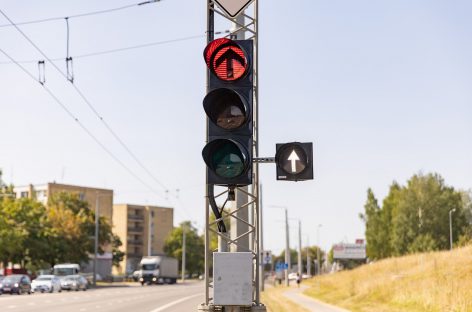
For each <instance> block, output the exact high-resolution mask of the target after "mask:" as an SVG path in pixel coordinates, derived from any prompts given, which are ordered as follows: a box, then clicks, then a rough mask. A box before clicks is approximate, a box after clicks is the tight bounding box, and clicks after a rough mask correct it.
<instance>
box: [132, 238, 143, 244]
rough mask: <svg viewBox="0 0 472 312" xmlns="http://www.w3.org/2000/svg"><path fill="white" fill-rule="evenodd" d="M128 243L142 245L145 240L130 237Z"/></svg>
mask: <svg viewBox="0 0 472 312" xmlns="http://www.w3.org/2000/svg"><path fill="white" fill-rule="evenodd" d="M128 244H129V245H142V244H143V240H142V239H128Z"/></svg>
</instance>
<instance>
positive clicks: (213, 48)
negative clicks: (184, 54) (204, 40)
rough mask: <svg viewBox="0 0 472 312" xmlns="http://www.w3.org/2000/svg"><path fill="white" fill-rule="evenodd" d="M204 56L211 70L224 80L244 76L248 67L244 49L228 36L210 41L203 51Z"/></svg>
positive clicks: (232, 79)
mask: <svg viewBox="0 0 472 312" xmlns="http://www.w3.org/2000/svg"><path fill="white" fill-rule="evenodd" d="M203 56H204V58H205V62H206V63H207V66H208V68H209V69H210V70H211V72H212V73H213V74H215V75H216V76H217V77H218V78H219V79H221V80H224V81H234V80H237V79H239V78H241V77H243V76H244V75H245V74H246V72H247V69H248V61H247V58H246V54H245V52H244V50H243V49H242V48H241V47H240V46H239V45H238V44H237V43H236V42H234V41H233V40H230V39H227V38H220V39H216V40H213V41H212V42H210V43H209V44H208V45H207V47H206V48H205V50H204V51H203Z"/></svg>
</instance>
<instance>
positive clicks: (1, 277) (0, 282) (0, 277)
mask: <svg viewBox="0 0 472 312" xmlns="http://www.w3.org/2000/svg"><path fill="white" fill-rule="evenodd" d="M4 278H5V276H3V275H0V285H1V284H2V280H3V279H4ZM1 294H2V288H1V287H0V295H1Z"/></svg>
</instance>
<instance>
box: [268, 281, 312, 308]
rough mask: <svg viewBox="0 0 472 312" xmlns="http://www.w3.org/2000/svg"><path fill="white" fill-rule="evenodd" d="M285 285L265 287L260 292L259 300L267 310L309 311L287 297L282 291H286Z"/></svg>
mask: <svg viewBox="0 0 472 312" xmlns="http://www.w3.org/2000/svg"><path fill="white" fill-rule="evenodd" d="M287 290H288V288H287V287H283V286H279V287H266V288H265V290H264V291H263V292H261V302H262V303H264V304H265V305H266V307H267V311H268V312H287V311H291V312H309V311H308V310H306V309H304V308H302V307H301V306H299V305H297V304H296V303H295V302H293V301H291V300H289V299H287V298H286V297H285V296H284V295H283V292H285V291H287Z"/></svg>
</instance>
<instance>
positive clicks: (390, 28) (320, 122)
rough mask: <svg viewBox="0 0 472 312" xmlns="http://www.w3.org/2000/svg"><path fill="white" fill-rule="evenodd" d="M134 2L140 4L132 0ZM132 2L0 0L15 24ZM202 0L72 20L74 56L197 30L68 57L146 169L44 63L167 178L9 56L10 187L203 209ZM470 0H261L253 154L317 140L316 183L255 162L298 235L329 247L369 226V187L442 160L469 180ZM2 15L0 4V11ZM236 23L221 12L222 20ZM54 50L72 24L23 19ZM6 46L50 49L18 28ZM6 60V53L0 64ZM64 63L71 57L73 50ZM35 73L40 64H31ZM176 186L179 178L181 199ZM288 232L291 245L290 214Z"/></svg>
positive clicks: (3, 157) (2, 102) (4, 154)
mask: <svg viewBox="0 0 472 312" xmlns="http://www.w3.org/2000/svg"><path fill="white" fill-rule="evenodd" d="M136 2H138V1H136ZM136 2H134V1H130V0H126V1H124V0H113V1H111V0H101V1H88V0H87V1H86V0H80V1H79V0H70V1H58V0H56V1H52V0H44V1H33V0H22V1H18V0H2V2H1V9H2V10H3V11H4V12H5V13H6V14H8V16H9V17H10V18H12V19H13V20H14V21H15V22H22V21H27V20H34V19H41V18H48V17H55V16H69V15H74V14H79V13H84V12H90V11H95V10H102V9H108V8H114V7H119V6H122V5H127V4H132V3H136ZM205 14H206V6H205V1H195V0H180V1H176V0H172V1H171V0H163V1H162V2H159V3H154V4H148V5H145V6H141V7H135V8H130V9H127V10H122V11H116V12H113V13H109V14H102V15H95V16H89V17H83V18H77V19H71V20H70V35H71V37H70V53H71V56H73V57H74V56H78V55H82V54H86V53H91V52H97V51H103V50H109V49H114V48H122V47H126V46H132V45H138V44H144V43H150V42H156V41H168V40H174V39H179V38H186V37H192V36H201V37H198V38H195V39H189V40H183V41H179V42H173V43H167V44H162V45H157V46H154V47H149V48H144V49H137V50H130V51H123V52H120V53H114V54H108V55H102V56H95V57H88V58H75V59H74V73H75V81H76V84H77V86H78V87H79V88H80V89H81V90H82V91H83V92H84V93H85V95H86V96H87V97H88V98H89V100H90V101H91V103H92V104H93V105H94V107H95V108H96V109H97V110H98V111H99V112H100V114H101V115H102V116H103V117H104V119H105V120H106V121H107V122H108V124H109V125H110V126H111V127H112V128H113V129H114V130H115V131H116V132H117V133H118V135H119V136H120V137H121V138H122V139H123V140H124V141H125V142H126V143H127V145H128V146H129V147H130V148H131V149H132V150H133V152H134V153H135V154H136V155H137V156H138V157H139V158H140V159H141V160H142V162H143V163H144V164H145V165H146V166H147V167H148V168H149V169H150V170H151V171H152V172H153V173H154V175H155V176H156V177H157V178H158V179H159V180H160V181H161V182H162V183H163V184H165V185H166V186H167V188H169V189H170V190H171V191H172V192H171V194H170V195H169V200H165V198H164V195H163V189H162V188H161V187H160V186H159V185H158V184H157V183H155V182H154V181H153V180H152V179H150V178H149V177H148V176H147V175H146V174H145V173H144V172H143V171H142V170H141V168H140V167H139V166H138V165H136V163H135V162H134V161H133V159H132V158H131V157H130V156H129V155H128V154H127V153H126V151H124V150H123V148H122V147H121V146H120V145H119V144H118V143H117V142H116V140H114V139H113V137H112V136H111V135H110V134H109V133H108V132H107V130H106V129H105V128H104V127H103V125H102V124H101V123H100V122H99V120H98V119H97V118H96V117H95V116H94V115H93V113H92V112H91V110H90V109H89V108H88V107H87V106H86V105H85V104H84V103H83V102H82V101H81V100H80V98H79V97H78V96H77V94H75V93H74V91H73V89H72V88H71V87H70V86H69V84H68V83H67V82H65V81H64V79H63V78H62V77H61V76H59V75H58V74H57V73H56V72H55V70H54V69H53V68H52V66H50V65H46V79H47V86H48V87H49V88H50V89H51V90H52V91H53V92H54V93H55V94H57V96H58V97H59V98H60V99H61V100H62V101H63V102H64V103H65V104H66V105H67V107H68V108H69V109H70V110H71V111H72V112H73V113H74V115H76V116H77V117H78V118H79V120H80V121H81V122H82V123H83V124H84V125H86V127H88V128H89V129H90V130H91V131H92V132H93V133H94V134H95V135H96V136H97V137H98V138H99V139H100V140H102V141H103V142H105V144H106V146H107V147H108V148H109V149H110V150H112V151H113V153H114V154H115V155H116V156H117V157H119V158H120V159H122V161H123V162H124V163H126V164H127V166H129V167H130V168H131V169H132V170H133V171H134V172H136V173H137V174H138V175H139V176H141V177H142V178H143V179H145V180H146V182H147V183H148V184H151V185H152V186H153V187H154V188H155V189H157V190H158V191H159V193H160V194H162V195H161V196H158V195H157V194H155V193H153V192H150V191H149V190H148V189H146V188H145V187H144V186H142V185H141V184H140V182H138V181H136V180H135V179H134V178H133V177H132V176H130V175H129V174H128V173H127V172H126V171H125V170H123V169H122V168H121V167H120V166H119V165H117V164H116V163H115V162H114V161H113V160H112V159H111V158H110V157H109V156H108V155H107V154H106V153H104V152H103V151H102V150H101V149H100V147H98V146H97V145H96V144H95V143H94V142H93V141H92V140H91V139H90V138H89V137H88V136H87V135H86V134H85V133H84V132H83V130H81V129H80V128H79V127H78V125H77V124H76V123H75V122H74V121H73V120H72V119H71V118H70V117H69V116H68V115H67V114H66V113H65V112H64V111H63V110H62V109H61V107H60V106H59V105H58V104H56V103H55V102H54V101H53V100H52V99H51V98H50V97H49V96H48V95H47V94H46V93H45V92H44V90H43V89H42V88H41V87H40V86H39V84H38V83H35V82H34V81H32V80H31V79H30V78H29V77H27V76H26V75H25V74H24V73H23V72H21V71H20V70H19V69H18V68H17V67H16V66H15V65H11V64H10V65H8V64H0V90H1V92H0V116H1V119H0V130H1V133H2V139H1V141H0V142H1V143H0V147H1V148H0V168H2V169H3V171H4V179H5V180H6V181H7V182H13V183H14V184H17V185H24V184H28V183H44V182H48V181H53V180H55V181H57V182H64V183H70V184H77V185H85V186H96V187H105V188H111V189H114V190H115V192H116V194H115V202H120V203H121V202H129V203H143V204H144V203H148V204H156V205H166V206H175V207H176V210H177V212H176V221H177V222H179V221H181V220H183V219H192V220H195V221H196V222H197V223H198V224H199V225H200V226H201V225H202V224H203V216H204V185H203V183H204V170H205V167H204V163H203V160H202V159H201V149H202V147H203V145H204V142H205V114H204V111H203V108H202V104H201V103H202V99H203V97H204V95H205V64H204V61H203V58H202V51H203V49H204V47H205V37H204V33H205V31H206V15H205ZM471 14H472V3H471V2H470V1H465V0H463V1H433V0H423V1H419V0H417V1H415V0H414V1H412V0H400V1H347V0H346V1H313V0H304V1H301V0H299V1H260V34H259V36H260V54H259V56H260V68H259V71H260V105H261V107H260V141H261V142H260V154H261V156H273V155H274V153H275V144H276V143H282V142H289V141H295V140H297V141H306V142H314V154H315V170H314V173H315V180H313V181H308V182H299V183H289V182H278V181H276V180H275V167H274V166H273V165H270V164H266V165H261V181H262V183H263V195H264V205H265V207H268V206H269V205H285V206H287V207H288V208H289V215H290V217H291V218H295V219H302V220H303V225H302V226H303V232H304V234H306V235H304V241H305V240H306V238H307V237H308V236H309V238H310V242H311V243H316V240H317V238H316V227H317V224H322V228H321V243H322V246H323V247H325V248H326V247H328V246H330V245H331V244H332V243H335V242H339V241H342V240H348V241H353V240H354V239H356V238H359V237H363V232H364V227H363V224H362V222H361V221H360V220H359V218H358V214H359V212H362V210H363V204H364V201H365V198H366V190H367V188H368V187H372V188H373V190H374V192H375V194H376V195H377V197H378V198H380V199H381V198H383V197H384V196H385V195H386V193H387V191H388V186H389V184H390V183H391V182H392V181H393V180H396V181H398V182H400V183H402V184H403V183H405V181H406V180H407V179H408V178H409V177H410V176H411V175H413V174H414V173H417V172H419V171H423V172H438V173H439V174H441V175H442V176H443V177H444V178H445V180H446V183H448V184H449V185H453V186H454V187H457V188H461V189H470V188H471V187H472V182H471V178H470V177H472V161H471V160H472V140H471V133H472V122H471V121H472V88H471V86H472V74H471V73H472V58H471V55H472V40H470V38H471V37H472V21H471V19H470V16H471ZM6 23H7V21H6V20H5V19H3V17H0V24H6ZM229 27H230V25H229V24H222V23H219V24H218V28H221V29H218V30H225V29H228V28H229ZM21 28H22V30H23V31H24V32H25V33H26V34H27V35H28V36H30V38H32V39H33V40H34V41H35V43H36V44H37V45H38V46H40V47H41V48H42V49H43V50H44V52H45V53H46V54H47V55H48V56H49V57H50V58H65V53H66V26H65V21H63V20H60V21H54V22H48V23H42V24H34V25H25V26H21ZM0 48H1V49H3V50H5V51H6V52H7V53H9V54H10V55H12V56H13V57H14V58H15V59H17V60H40V59H43V58H42V57H41V56H40V55H39V54H38V53H37V52H36V51H35V50H34V48H33V47H32V46H31V45H29V44H28V42H26V41H25V40H24V39H23V38H22V37H21V35H20V34H19V33H18V32H17V31H15V30H14V29H13V28H12V27H0ZM5 61H7V59H6V58H5V57H3V56H1V55H0V62H5ZM57 64H58V66H60V67H61V69H63V70H65V66H64V65H65V61H63V60H62V61H59V62H58V63H57ZM25 66H26V68H27V69H28V70H30V71H31V72H32V73H33V74H34V75H35V76H36V75H37V65H36V64H35V63H32V64H26V65H25ZM175 189H180V192H179V193H180V195H179V199H178V200H177V199H176V198H175V191H173V190H175ZM264 217H265V228H264V229H265V237H266V239H265V245H266V247H267V249H272V250H274V251H276V252H279V251H280V250H281V249H282V248H283V247H284V246H283V243H282V242H283V241H284V240H283V223H281V221H282V220H283V211H282V210H276V209H269V208H267V209H266V210H265V214H264ZM292 225H293V227H292V228H293V231H291V236H292V237H291V238H292V239H291V244H292V246H295V245H296V244H297V239H296V237H295V235H296V234H297V231H296V230H295V226H296V222H292Z"/></svg>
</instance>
